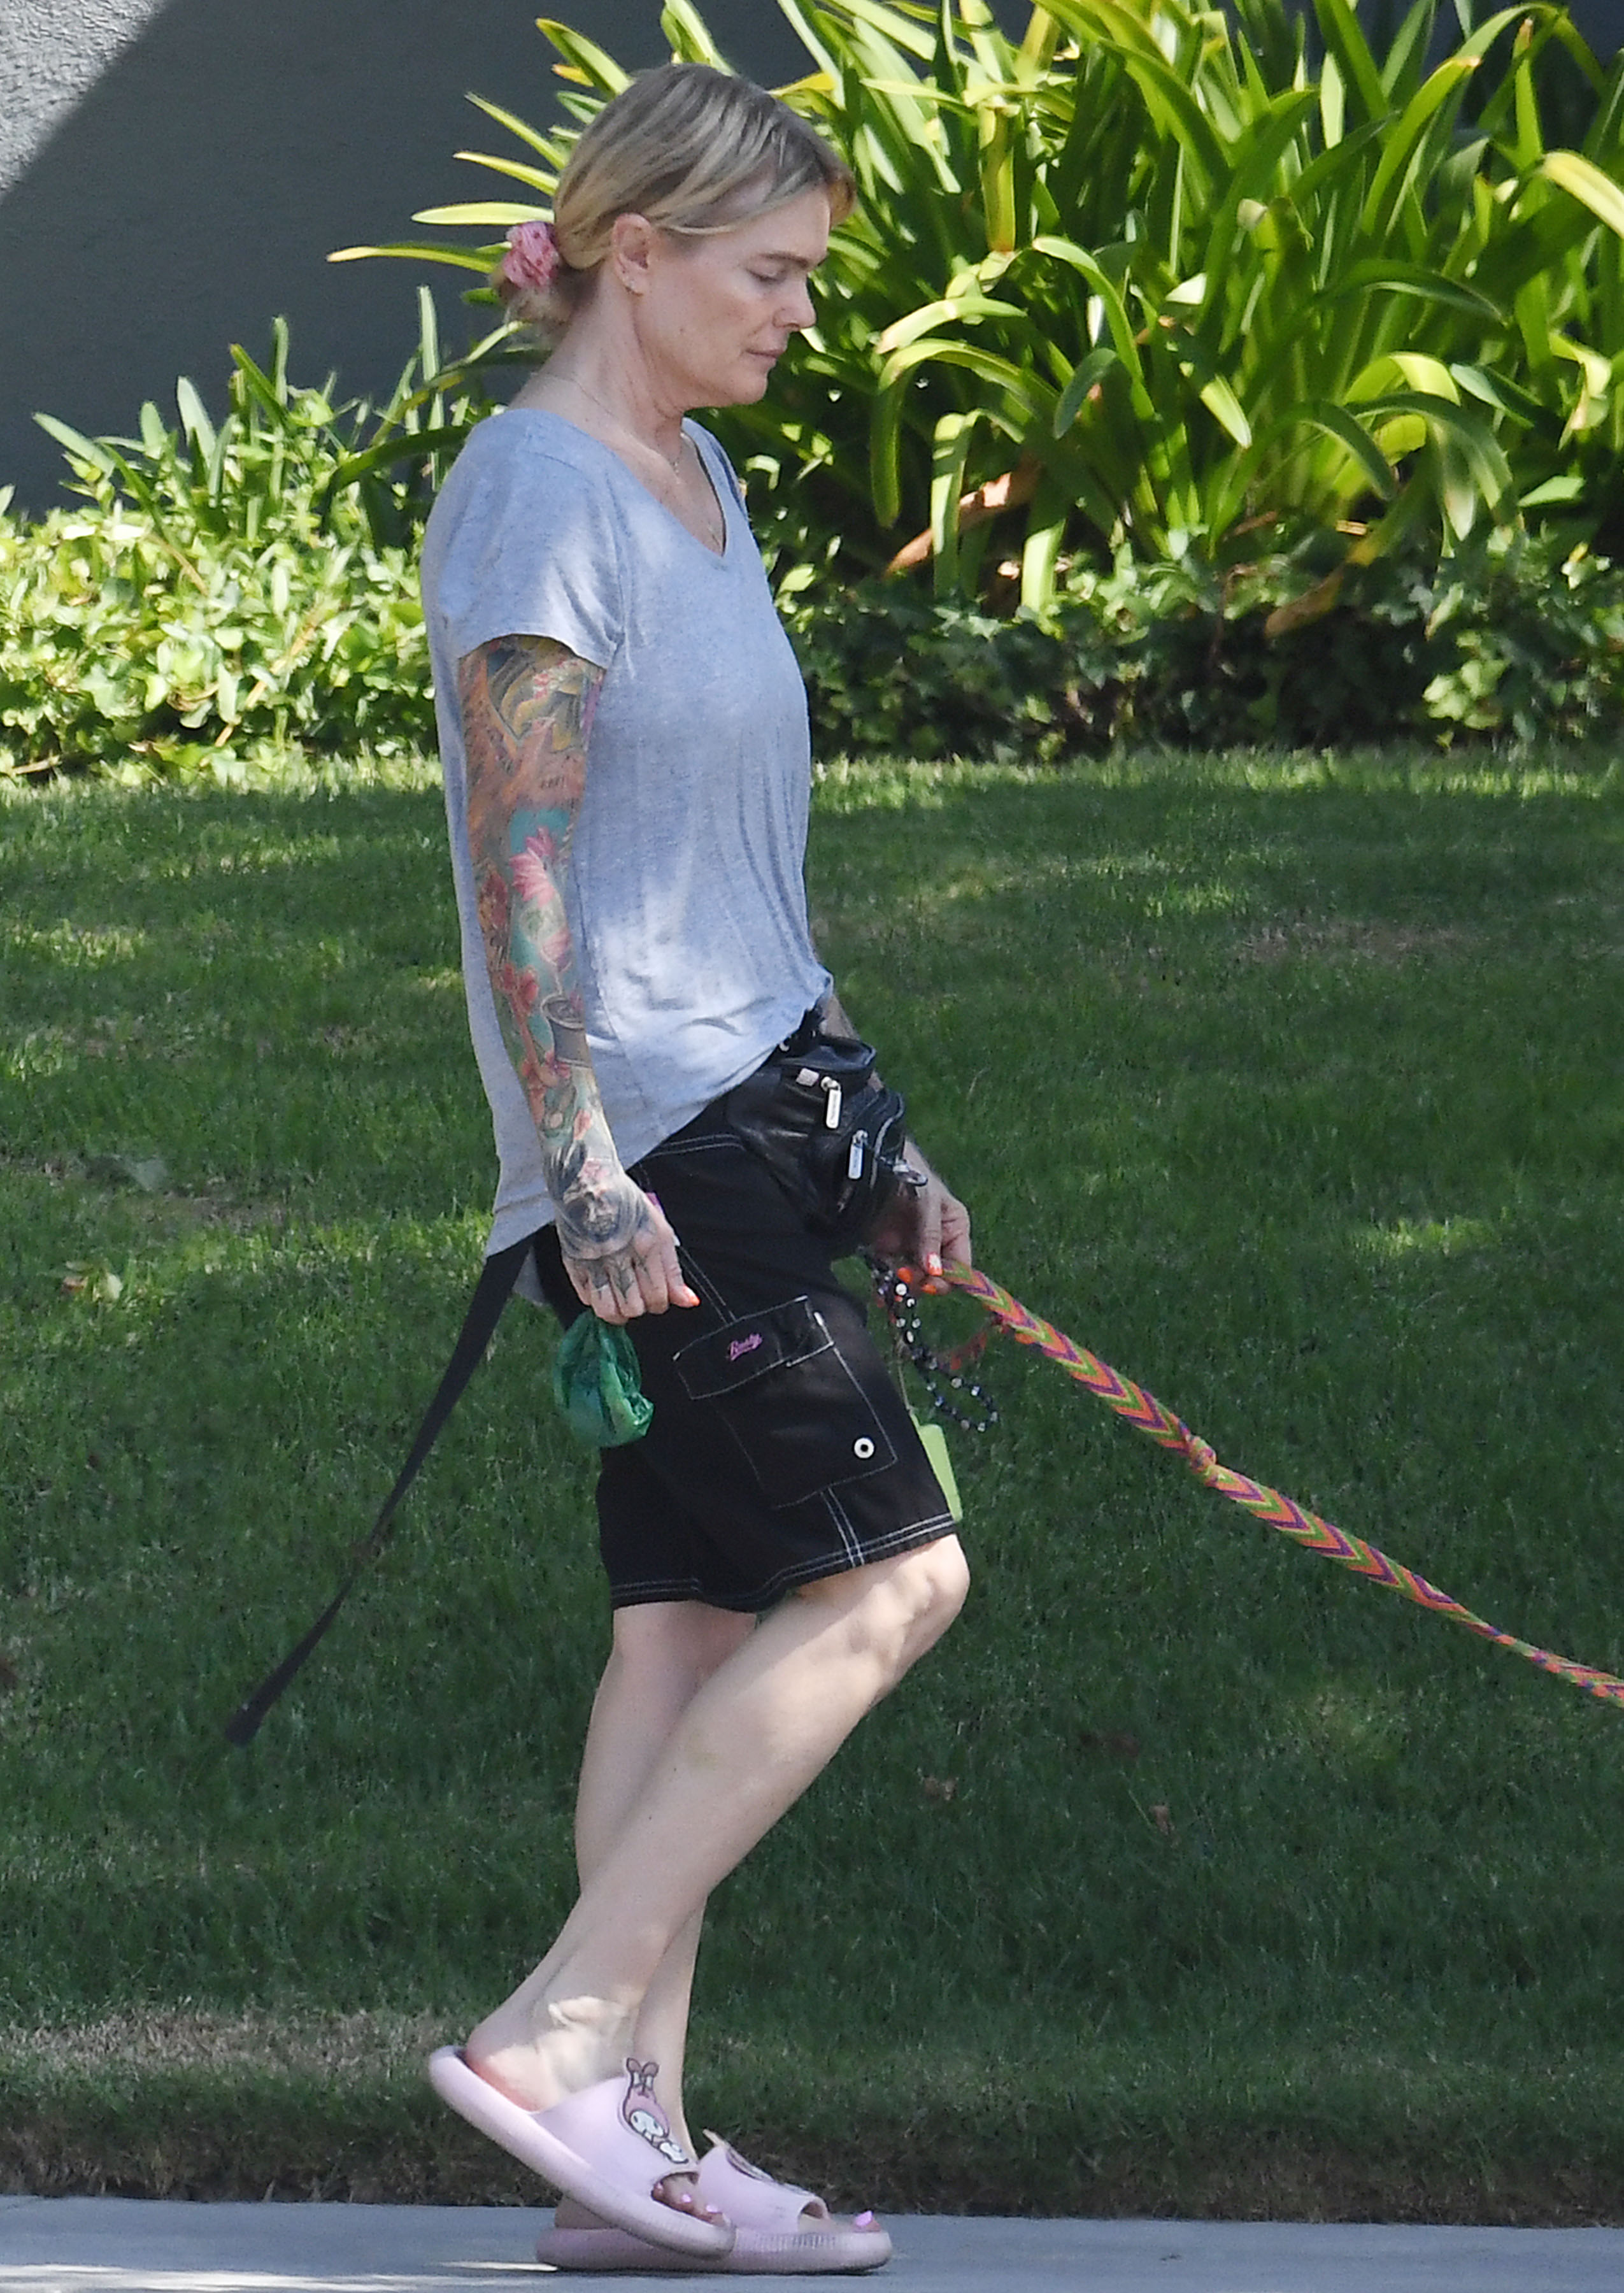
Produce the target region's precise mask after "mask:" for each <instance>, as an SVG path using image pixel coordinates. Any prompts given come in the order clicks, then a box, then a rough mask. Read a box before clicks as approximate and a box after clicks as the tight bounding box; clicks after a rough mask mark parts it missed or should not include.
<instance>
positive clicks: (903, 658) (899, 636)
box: [789, 534, 1624, 764]
mask: <svg viewBox="0 0 1624 2293" xmlns="http://www.w3.org/2000/svg"><path fill="white" fill-rule="evenodd" d="M1337 551H1338V544H1337V537H1336V536H1334V535H1323V534H1320V535H1314V534H1310V535H1308V536H1307V537H1305V539H1304V540H1302V541H1301V542H1300V543H1299V544H1298V545H1297V547H1295V548H1293V549H1291V550H1289V551H1283V552H1280V553H1277V554H1273V555H1266V556H1264V557H1263V558H1261V559H1259V560H1258V561H1256V562H1255V563H1252V564H1249V565H1246V566H1240V567H1233V568H1231V569H1229V570H1228V571H1225V572H1220V571H1216V570H1215V569H1214V568H1213V567H1211V566H1210V565H1208V564H1206V563H1203V562H1202V561H1201V560H1200V559H1199V558H1198V557H1197V556H1195V555H1193V553H1187V554H1186V555H1184V557H1183V558H1181V559H1169V560H1168V561H1167V562H1166V563H1163V564H1161V565H1158V566H1146V565H1143V564H1140V563H1136V562H1135V560H1134V558H1133V557H1132V555H1131V554H1130V553H1129V552H1128V551H1127V550H1126V549H1123V550H1121V551H1120V552H1119V555H1118V558H1117V562H1116V563H1114V564H1113V565H1111V567H1109V568H1108V569H1106V570H1104V571H1095V570H1093V569H1078V570H1077V571H1075V572H1074V576H1073V582H1072V587H1071V591H1070V593H1069V594H1068V595H1067V596H1064V597H1062V599H1060V600H1059V601H1058V602H1057V604H1056V605H1055V607H1054V610H1053V611H1052V612H1050V613H1049V614H1047V615H1046V616H1045V617H1043V618H1042V619H1041V620H1040V619H1039V618H1038V616H1036V615H1034V614H1031V613H1017V614H1015V615H1014V616H1013V617H1009V616H999V615H996V614H990V613H987V612H982V610H981V609H980V608H978V607H977V606H975V605H973V604H964V603H962V602H961V601H959V600H957V599H954V598H933V597H931V596H927V595H925V593H924V592H923V591H921V590H920V589H919V588H918V587H916V586H915V585H913V584H911V583H907V582H897V581H885V580H877V579H871V580H869V581H866V582H860V583H859V584H857V585H856V586H855V587H852V588H850V589H843V590H831V589H829V588H828V587H822V588H820V589H817V590H813V591H810V592H808V593H807V595H806V596H804V597H801V598H797V599H796V601H795V603H794V604H793V606H792V608H791V609H790V612H789V621H790V628H791V632H792V635H793V636H794V639H795V643H796V649H797V652H798V653H799V655H800V659H801V663H802V667H803V669H804V672H805V676H806V679H807V685H808V691H809V693H810V696H811V702H812V719H813V725H814V727H815V730H816V734H817V743H818V749H819V752H820V755H822V756H823V757H825V758H833V757H835V756H837V755H839V754H841V753H843V752H844V753H846V754H849V755H855V756H863V755H877V754H893V755H897V754H902V753H908V754H911V755H914V756H918V757H931V758H945V757H962V758H972V759H975V760H978V761H984V762H998V763H1019V762H1035V763H1044V764H1056V763H1059V762H1061V761H1062V760H1063V759H1064V758H1068V757H1074V756H1078V755H1091V754H1093V755H1097V754H1099V753H1100V752H1101V751H1103V749H1105V748H1106V747H1108V746H1109V745H1110V744H1111V742H1113V741H1118V740H1119V739H1121V738H1123V737H1124V736H1127V735H1132V736H1134V737H1135V738H1137V739H1139V740H1151V741H1163V742H1167V743H1169V744H1172V745H1176V746H1178V747H1181V748H1188V747H1199V748H1216V747H1220V746H1222V745H1224V744H1225V743H1233V742H1246V741H1267V742H1269V743H1270V744H1271V745H1273V746H1280V747H1284V748H1294V749H1346V748H1349V747H1356V746H1358V745H1359V744H1361V743H1362V742H1380V741H1392V740H1394V739H1396V738H1402V737H1406V736H1413V735H1414V734H1415V733H1418V732H1420V733H1427V734H1429V735H1430V736H1431V737H1432V738H1433V739H1434V740H1436V741H1439V742H1440V743H1441V744H1444V745H1448V744H1450V743H1452V742H1453V741H1457V740H1461V739H1466V740H1473V739H1483V738H1485V737H1487V738H1492V739H1499V740H1511V741H1531V740H1535V739H1538V738H1540V737H1548V736H1552V735H1557V736H1563V737H1569V738H1583V737H1587V736H1589V737H1605V736H1606V734H1607V733H1608V732H1609V730H1610V728H1611V727H1612V726H1613V725H1616V724H1617V722H1618V721H1619V716H1620V709H1624V571H1621V570H1620V568H1618V567H1616V566H1614V565H1612V564H1610V563H1608V562H1607V560H1605V559H1604V558H1601V557H1598V556H1596V555H1594V554H1592V553H1591V552H1589V551H1588V550H1585V549H1582V548H1581V549H1578V550H1574V551H1571V552H1569V553H1568V554H1566V555H1558V552H1557V545H1555V543H1554V542H1553V541H1552V540H1551V539H1548V538H1540V537H1534V538H1528V537H1524V536H1520V535H1505V534H1485V535H1483V536H1482V537H1481V538H1480V539H1477V540H1476V541H1475V542H1474V543H1471V544H1468V545H1466V546H1463V547H1460V548H1458V549H1457V550H1456V551H1454V552H1453V553H1451V555H1450V556H1449V557H1448V558H1447V559H1445V560H1444V561H1443V562H1442V564H1440V563H1438V562H1437V560H1436V557H1435V555H1434V553H1433V552H1431V551H1429V550H1427V549H1426V548H1424V547H1422V546H1421V545H1420V543H1419V541H1418V539H1415V538H1412V539H1410V542H1408V543H1407V544H1406V545H1404V546H1402V547H1400V548H1398V549H1396V550H1394V551H1393V552H1391V553H1389V554H1387V555H1384V556H1382V557H1380V558H1378V559H1376V560H1375V561H1373V562H1371V563H1367V564H1361V565H1359V566H1357V567H1354V568H1353V569H1351V570H1349V571H1347V572H1346V573H1345V580H1344V586H1343V593H1342V596H1341V597H1340V599H1339V602H1338V606H1337V612H1335V613H1334V614H1332V615H1329V616H1324V615H1321V613H1320V612H1317V611H1316V610H1313V602H1312V601H1313V600H1314V598H1315V596H1316V592H1317V590H1318V589H1319V588H1320V587H1321V585H1322V584H1323V581H1324V578H1325V571H1326V567H1327V564H1328V563H1334V562H1337ZM1305 599H1306V600H1308V601H1310V610H1309V611H1307V612H1305V611H1304V602H1305Z"/></svg>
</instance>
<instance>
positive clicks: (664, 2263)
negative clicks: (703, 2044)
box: [536, 2134, 892, 2276]
mask: <svg viewBox="0 0 1624 2293" xmlns="http://www.w3.org/2000/svg"><path fill="white" fill-rule="evenodd" d="M708 2138H709V2140H710V2142H711V2143H712V2147H711V2148H710V2149H709V2150H707V2152H706V2154H705V2157H704V2159H703V2160H702V2161H701V2163H700V2167H699V2188H700V2191H701V2192H702V2193H703V2194H704V2196H706V2197H707V2199H709V2200H710V2201H711V2202H712V2203H713V2204H715V2205H718V2206H720V2207H721V2208H722V2209H723V2212H724V2213H725V2214H726V2216H727V2218H728V2219H729V2220H730V2221H731V2222H732V2223H733V2224H734V2226H735V2236H734V2240H733V2246H732V2249H731V2252H730V2253H728V2254H727V2255H726V2256H724V2257H723V2258H722V2259H721V2260H719V2261H716V2262H714V2263H712V2264H709V2265H708V2266H709V2267H711V2268H714V2269H715V2270H718V2271H720V2272H722V2273H724V2274H726V2275H729V2276H823V2275H829V2274H834V2273H853V2274H855V2273H862V2272H865V2271H868V2270H870V2269H881V2268H883V2267H884V2266H885V2263H886V2262H887V2261H889V2259H890V2258H891V2251H892V2247H891V2240H890V2237H889V2236H888V2235H887V2233H886V2232H885V2230H884V2229H882V2228H881V2226H880V2224H878V2222H877V2221H876V2220H875V2218H874V2216H873V2215H872V2214H871V2213H860V2214H858V2215H855V2216H852V2218H851V2219H849V2220H839V2219H837V2218H836V2216H833V2215H831V2213H830V2212H829V2209H828V2207H827V2206H826V2205H825V2203H824V2202H823V2200H822V2199H821V2198H819V2197H814V2196H813V2195H812V2192H810V2191H808V2190H797V2189H796V2188H794V2187H793V2186H791V2185H788V2184H785V2183H782V2182H776V2181H774V2180H773V2179H772V2176H771V2175H768V2174H764V2173H763V2172H762V2170H761V2168H760V2167H757V2166H752V2165H751V2164H750V2163H749V2161H748V2159H745V2158H741V2157H740V2156H739V2152H738V2151H736V2150H734V2149H732V2148H731V2146H730V2145H729V2144H728V2143H725V2142H723V2141H722V2140H721V2139H720V2138H719V2136H717V2135H714V2134H713V2135H710V2136H709V2137H708ZM536 2256H537V2260H539V2261H543V2262H546V2263H548V2264H549V2265H551V2266H553V2268H556V2269H566V2270H586V2271H588V2272H592V2273H602V2274H605V2275H608V2274H611V2273H618V2274H626V2273H637V2272H639V2271H659V2270H668V2269H671V2268H675V2267H680V2266H687V2265H685V2264H679V2263H678V2262H677V2261H676V2260H675V2257H672V2256H670V2255H665V2256H662V2255H660V2254H658V2253H657V2252H656V2251H655V2250H654V2249H653V2248H651V2247H650V2246H649V2245H648V2244H647V2243H646V2242H644V2241H643V2240H642V2239H641V2238H638V2237H635V2236H631V2237H628V2236H627V2235H626V2233H625V2232H623V2231H622V2230H619V2229H618V2228H615V2227H613V2226H612V2225H610V2224H608V2223H607V2222H605V2220H604V2219H603V2217H602V2216H601V2215H599V2214H596V2213H594V2211H593V2209H592V2208H591V2207H590V2206H588V2205H584V2204H582V2203H580V2202H579V2201H578V2200H562V2201H561V2203H560V2204H559V2206H558V2208H557V2209H556V2211H555V2212H554V2214H553V2226H552V2228H551V2229H550V2230H546V2231H544V2232H543V2233H542V2236H541V2239H540V2241H539V2242H538V2244H537V2248H536ZM696 2266H697V2265H696Z"/></svg>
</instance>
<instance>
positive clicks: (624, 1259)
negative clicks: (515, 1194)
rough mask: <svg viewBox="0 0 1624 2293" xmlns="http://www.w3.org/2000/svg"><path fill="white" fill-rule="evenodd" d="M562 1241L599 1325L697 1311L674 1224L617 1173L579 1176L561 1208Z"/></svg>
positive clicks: (568, 1269)
mask: <svg viewBox="0 0 1624 2293" xmlns="http://www.w3.org/2000/svg"><path fill="white" fill-rule="evenodd" d="M558 1241H559V1249H560V1252H561V1253H562V1257H563V1261H564V1271H565V1273H566V1274H567V1275H568V1276H570V1282H571V1283H572V1284H573V1285H574V1289H575V1294H576V1296H577V1297H578V1299H579V1300H580V1301H581V1303H582V1305H583V1306H589V1307H590V1308H591V1309H592V1310H593V1312H594V1314H595V1315H596V1316H597V1317H598V1319H599V1320H600V1321H601V1322H614V1323H624V1322H631V1321H635V1320H636V1318H637V1317H638V1316H639V1315H640V1314H663V1313H664V1312H665V1311H666V1309H667V1307H670V1306H697V1305H698V1304H699V1298H698V1296H697V1295H696V1293H695V1292H693V1291H692V1290H691V1289H690V1288H689V1286H688V1284H687V1283H686V1282H685V1281H684V1280H683V1269H682V1267H681V1266H680V1264H679V1263H678V1261H677V1244H676V1236H675V1232H674V1231H673V1229H672V1226H671V1221H670V1220H669V1219H667V1216H666V1214H665V1212H664V1211H662V1210H661V1208H660V1206H659V1204H658V1202H657V1201H656V1200H655V1198H654V1196H653V1195H646V1194H644V1192H643V1190H642V1187H640V1186H638V1185H637V1184H636V1183H635V1181H634V1179H629V1178H627V1176H626V1172H625V1171H622V1170H619V1169H618V1168H617V1169H614V1170H612V1171H611V1170H607V1169H605V1168H604V1167H603V1166H602V1164H600V1163H592V1162H586V1163H583V1164H581V1165H580V1166H579V1167H578V1170H577V1171H575V1173H574V1174H573V1176H572V1181H571V1183H570V1186H569V1187H567V1189H566V1190H565V1194H564V1198H563V1200H562V1203H560V1204H559V1209H558Z"/></svg>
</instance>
